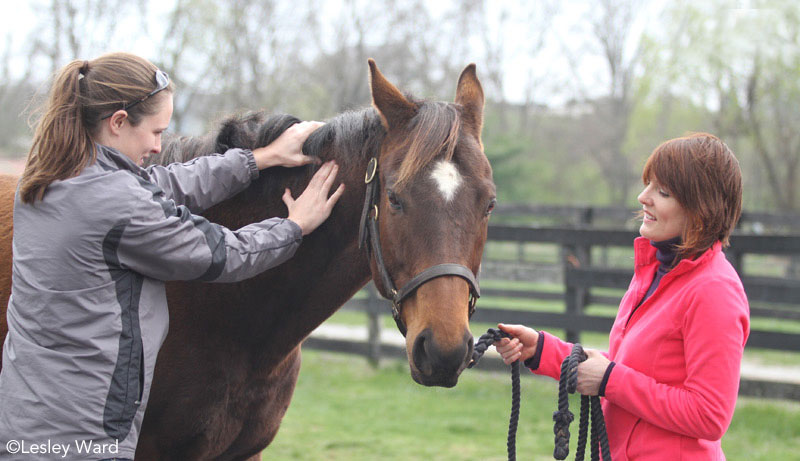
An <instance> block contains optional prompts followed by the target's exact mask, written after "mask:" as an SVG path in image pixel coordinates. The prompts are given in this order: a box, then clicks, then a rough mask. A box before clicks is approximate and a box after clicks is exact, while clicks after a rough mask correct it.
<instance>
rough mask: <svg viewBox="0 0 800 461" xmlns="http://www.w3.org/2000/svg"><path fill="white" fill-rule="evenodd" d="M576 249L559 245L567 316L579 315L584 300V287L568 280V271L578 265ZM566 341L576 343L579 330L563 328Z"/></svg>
mask: <svg viewBox="0 0 800 461" xmlns="http://www.w3.org/2000/svg"><path fill="white" fill-rule="evenodd" d="M576 253H577V249H576V248H575V246H573V245H563V246H562V247H561V260H562V261H563V272H564V307H565V310H566V314H567V315H568V316H575V315H580V314H581V313H582V312H583V306H584V304H585V302H586V297H585V291H586V290H585V289H583V288H580V287H577V286H574V285H572V284H571V283H570V280H569V271H570V270H571V269H572V268H573V267H577V266H579V265H580V263H579V261H578V259H577V256H576ZM565 335H566V337H565V338H564V339H566V340H567V341H569V342H571V343H577V342H580V340H581V333H580V330H571V329H569V328H567V329H566V330H565Z"/></svg>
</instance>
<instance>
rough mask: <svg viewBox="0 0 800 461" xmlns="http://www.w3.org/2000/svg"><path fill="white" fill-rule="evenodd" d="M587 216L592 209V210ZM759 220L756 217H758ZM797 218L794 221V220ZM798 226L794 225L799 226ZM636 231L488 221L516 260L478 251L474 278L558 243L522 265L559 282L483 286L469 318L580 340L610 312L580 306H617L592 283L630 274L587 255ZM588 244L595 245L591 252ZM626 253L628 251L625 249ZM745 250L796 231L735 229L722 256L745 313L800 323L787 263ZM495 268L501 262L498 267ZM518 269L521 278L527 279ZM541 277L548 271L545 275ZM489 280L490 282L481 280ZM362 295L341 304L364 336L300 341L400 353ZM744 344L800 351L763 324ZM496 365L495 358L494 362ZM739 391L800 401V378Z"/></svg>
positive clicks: (765, 250)
mask: <svg viewBox="0 0 800 461" xmlns="http://www.w3.org/2000/svg"><path fill="white" fill-rule="evenodd" d="M592 215H595V216H596V215H597V214H596V213H594V212H593V213H592ZM762 219H763V217H762ZM776 222H779V224H778V225H786V224H787V223H788V224H790V225H791V224H792V221H791V220H790V219H784V220H783V221H780V220H779V219H777V218H776V219H775V220H773V221H770V223H771V225H775V223H776ZM798 222H800V220H798ZM797 229H800V226H798V228H797ZM637 236H638V232H637V231H635V230H632V229H631V230H608V229H595V228H590V227H585V225H575V224H574V223H571V225H567V226H542V227H533V226H511V225H490V226H489V235H488V244H487V245H488V246H491V245H492V244H498V243H499V244H501V245H506V246H508V245H511V246H515V245H516V246H517V247H518V253H519V255H520V256H519V258H517V259H518V260H517V261H509V260H508V259H506V260H504V261H496V260H493V259H492V255H491V251H487V252H486V253H485V255H484V271H486V270H485V269H486V266H490V267H493V268H494V269H492V270H489V271H487V272H495V273H494V274H492V273H488V274H481V280H482V281H484V280H487V277H488V278H489V279H491V278H501V279H506V280H507V279H509V278H512V279H513V278H520V277H518V276H514V275H513V274H512V275H509V274H508V272H507V271H506V272H503V270H502V268H503V267H509V266H513V265H514V264H517V263H519V260H524V259H525V258H524V253H525V246H526V245H531V244H534V245H545V246H553V247H556V248H558V250H557V251H558V257H557V258H555V261H556V262H555V264H553V263H552V262H551V263H550V264H549V265H548V264H539V263H536V262H533V263H530V262H529V263H528V264H523V266H527V267H528V269H530V270H533V271H535V270H536V269H537V267H539V266H542V267H540V268H539V269H541V270H549V271H550V274H551V275H550V276H549V279H550V280H551V281H556V283H558V284H559V286H561V287H562V289H560V290H559V291H557V292H555V291H552V290H533V289H506V288H492V287H491V286H489V287H482V288H481V293H482V299H481V300H480V301H479V303H478V310H477V312H476V313H475V315H474V317H473V319H472V322H473V323H475V322H480V323H488V324H496V323H497V322H504V323H520V324H525V325H531V326H536V327H537V328H558V329H563V330H564V331H565V333H566V337H565V339H567V340H569V341H573V342H577V341H580V337H581V332H601V333H608V331H609V330H610V329H611V326H612V324H613V320H614V319H613V317H611V316H610V315H597V314H594V315H590V314H587V313H586V310H587V309H586V308H587V306H591V305H609V306H615V307H616V306H617V305H618V303H619V300H620V298H619V296H616V295H609V294H608V290H599V291H603V292H605V294H594V293H593V291H592V290H593V289H596V288H603V289H607V288H612V289H616V290H618V291H619V292H620V293H622V292H624V290H625V289H626V288H627V287H628V284H629V283H630V279H631V276H632V270H633V268H632V261H631V264H630V265H629V267H627V268H622V267H612V266H609V265H608V264H607V263H606V261H605V259H606V258H605V257H601V258H596V259H599V260H600V261H593V259H592V256H593V254H594V255H597V254H598V253H600V254H601V255H604V254H605V253H604V252H605V251H608V249H609V248H614V247H619V248H625V249H628V250H630V249H631V248H632V241H633V239H634V238H636V237H637ZM593 249H594V251H593ZM631 255H632V251H631ZM748 255H777V256H779V257H786V256H787V255H788V256H790V257H794V258H795V260H796V258H798V257H800V235H751V234H736V235H734V236H733V237H732V238H731V247H730V248H729V249H727V250H726V256H727V257H728V259H729V260H730V261H731V263H732V264H733V265H734V267H735V268H736V269H737V271H738V272H739V274H740V276H741V278H742V282H743V285H744V287H745V291H746V292H747V295H748V299H749V301H750V304H751V317H752V318H771V319H781V320H787V321H798V324H797V325H800V280H799V279H798V278H792V270H793V269H788V270H787V272H788V274H784V276H783V277H766V276H763V275H750V274H748V273H747V270H746V268H745V264H744V261H745V258H746V257H747V256H748ZM497 268H500V270H499V274H498V273H497V272H498V271H497ZM527 277H528V276H527V275H526V276H523V277H522V278H523V279H524V278H527ZM546 278H547V277H546ZM487 285H490V284H487ZM366 292H367V295H366V296H365V297H360V298H358V299H353V300H351V301H349V302H348V303H347V304H346V305H345V309H356V310H360V311H364V312H366V313H367V317H368V322H367V323H368V325H367V330H368V340H367V341H366V342H363V341H350V340H342V339H321V338H313V337H312V338H309V340H307V342H306V346H307V347H314V348H322V349H328V350H337V351H343V352H350V353H357V354H362V355H365V356H367V357H368V358H370V360H372V361H375V362H377V360H379V358H380V357H381V356H393V357H400V356H404V355H405V351H404V348H403V347H402V346H401V345H387V344H382V343H381V341H380V336H381V334H380V331H381V323H382V317H383V316H387V315H389V312H390V308H389V304H388V301H384V300H383V299H380V298H379V297H378V296H377V295H376V294H375V290H374V288H371V284H370V288H368V289H366ZM497 299H517V300H520V299H521V300H531V301H533V300H549V301H551V302H555V303H556V304H560V305H561V306H562V308H561V309H557V311H546V312H541V311H532V310H521V309H520V310H517V309H507V308H502V307H500V306H499V305H497V304H495V302H493V300H497ZM747 348H749V349H750V348H759V349H772V350H782V351H792V352H798V351H800V333H787V332H778V331H767V330H764V329H759V328H752V329H751V333H750V338H749V340H748V343H747ZM494 366H495V367H496V366H497V364H495V365H494ZM741 392H742V394H746V395H769V396H777V397H784V398H790V399H795V400H800V384H798V383H779V382H764V381H757V380H743V381H742V386H741Z"/></svg>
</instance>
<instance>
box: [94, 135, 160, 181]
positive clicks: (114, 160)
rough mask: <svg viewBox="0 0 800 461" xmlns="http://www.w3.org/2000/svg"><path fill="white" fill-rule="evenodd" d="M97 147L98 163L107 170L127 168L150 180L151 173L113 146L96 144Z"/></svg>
mask: <svg viewBox="0 0 800 461" xmlns="http://www.w3.org/2000/svg"><path fill="white" fill-rule="evenodd" d="M95 146H96V147H97V163H98V164H100V166H101V167H103V168H104V169H106V170H127V171H130V172H131V173H133V174H135V175H137V176H140V177H142V178H144V179H147V180H148V181H149V180H150V174H149V173H148V172H147V170H145V169H144V168H142V167H140V166H139V165H137V164H136V163H134V162H133V160H131V159H130V158H128V156H127V155H125V154H123V153H122V152H120V151H118V150H117V149H114V148H113V147H108V146H104V145H103V144H95Z"/></svg>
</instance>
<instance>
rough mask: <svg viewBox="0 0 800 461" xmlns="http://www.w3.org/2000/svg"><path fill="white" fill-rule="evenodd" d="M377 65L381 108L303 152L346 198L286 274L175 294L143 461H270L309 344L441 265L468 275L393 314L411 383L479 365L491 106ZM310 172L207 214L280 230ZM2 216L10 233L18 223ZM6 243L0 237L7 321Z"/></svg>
mask: <svg viewBox="0 0 800 461" xmlns="http://www.w3.org/2000/svg"><path fill="white" fill-rule="evenodd" d="M369 64H370V66H369V67H370V76H371V89H372V96H373V104H374V106H375V108H374V109H365V110H362V111H358V112H349V113H344V114H341V115H339V116H337V117H335V118H333V119H331V120H329V121H328V123H327V124H326V125H325V126H324V127H322V128H320V129H319V130H317V131H316V132H315V133H314V134H312V136H311V137H310V138H309V139H308V141H307V142H306V145H305V146H304V150H305V151H306V153H307V154H308V155H313V156H318V157H320V159H321V160H323V161H325V160H329V159H335V160H336V161H337V163H338V164H339V165H340V171H339V178H338V179H339V180H341V181H342V182H344V183H345V184H346V192H345V194H344V195H343V196H342V198H341V199H340V200H339V202H338V204H337V205H336V207H335V208H334V211H333V213H332V215H331V216H330V218H329V219H328V220H327V221H326V222H325V223H324V224H323V225H322V226H320V227H319V228H318V229H317V230H315V231H314V232H313V233H311V234H309V235H308V236H306V237H305V238H304V240H303V243H302V244H301V245H300V248H299V250H298V251H297V253H296V254H295V256H294V257H293V258H292V259H291V260H289V261H288V262H286V263H284V264H283V265H281V266H279V267H277V268H275V269H272V270H269V271H267V272H265V273H263V274H261V275H259V276H257V277H254V278H252V279H250V280H246V281H244V282H240V283H233V284H203V283H189V282H175V283H169V284H168V285H167V295H168V301H169V311H170V331H169V335H168V336H167V339H166V342H165V343H164V345H163V347H162V348H161V351H160V353H159V355H158V362H157V365H156V371H155V377H154V381H153V385H152V390H151V395H150V400H149V403H148V407H147V411H146V414H145V419H144V423H143V427H142V433H141V436H140V439H139V446H138V448H137V452H136V457H137V459H145V460H156V459H180V460H185V459H246V458H248V457H252V459H259V456H258V453H259V452H260V451H261V450H263V449H264V448H265V447H266V446H267V445H269V443H270V442H271V441H272V439H273V438H274V437H275V434H276V433H277V431H278V427H279V425H280V421H281V419H282V418H283V415H284V413H285V411H286V409H287V407H288V405H289V401H290V400H291V397H292V393H293V392H294V387H295V383H296V381H297V376H298V372H299V370H300V346H301V343H302V341H303V340H304V338H306V337H307V336H308V334H309V333H311V331H313V330H314V329H315V328H316V327H317V326H318V325H320V324H321V323H322V322H323V321H324V320H325V319H327V318H328V317H330V316H331V315H332V314H333V313H334V312H335V311H336V310H337V309H338V308H339V307H340V306H341V305H342V304H344V303H345V301H347V300H348V299H350V297H352V296H353V294H354V293H356V292H357V291H358V290H359V289H360V288H362V287H363V286H364V285H365V284H366V283H367V282H368V281H369V280H370V279H373V280H375V282H376V285H377V286H378V288H379V290H380V291H381V292H382V293H383V294H384V295H385V296H387V297H390V296H391V295H392V292H391V290H392V288H391V286H388V285H387V284H388V283H391V282H392V281H393V282H394V283H397V284H398V285H399V286H400V287H403V286H404V285H405V284H406V283H407V282H408V281H409V280H412V279H414V277H415V276H417V275H418V274H420V273H423V272H425V270H426V269H428V268H430V267H432V266H437V265H440V264H442V263H448V264H447V268H452V267H455V266H456V265H458V266H459V267H462V269H455V270H454V272H453V273H451V272H448V270H445V272H444V273H442V274H439V273H436V274H433V275H431V273H430V272H426V273H427V274H428V277H430V278H429V279H428V278H426V280H423V281H424V283H422V284H421V285H419V286H418V287H417V288H415V289H414V288H410V289H408V290H407V291H409V294H408V296H407V297H405V298H404V299H403V300H402V301H401V302H399V303H398V304H397V305H398V310H399V315H398V325H401V326H402V327H401V328H402V329H407V335H406V347H407V351H408V358H409V366H410V369H411V375H412V377H413V378H414V380H415V381H417V382H418V383H421V384H424V385H428V386H447V387H450V386H454V385H455V384H456V382H457V380H458V376H459V374H460V373H461V371H462V370H463V369H464V368H465V366H466V365H467V362H468V358H469V357H470V354H471V352H472V335H471V334H470V331H469V328H468V323H469V318H468V311H469V308H470V300H471V297H472V295H471V293H472V294H473V295H477V293H475V291H476V288H477V287H474V286H473V282H471V281H469V279H470V278H472V274H477V272H478V269H479V266H480V260H481V255H482V252H483V246H484V242H485V240H486V232H487V223H488V215H489V213H490V212H491V209H492V207H493V206H494V202H495V186H494V183H493V181H492V173H491V168H490V166H489V162H488V160H487V158H486V156H485V155H484V153H483V151H482V144H481V140H480V132H481V125H482V112H483V104H484V97H483V91H482V89H481V85H480V83H479V81H478V79H477V77H476V75H475V67H474V65H470V66H468V67H467V68H466V69H465V70H464V71H463V73H462V74H461V77H460V79H459V81H458V85H457V90H456V100H455V104H452V103H450V104H448V103H442V102H430V101H418V100H414V99H411V98H409V97H406V96H404V95H403V94H401V93H400V91H398V89H397V88H396V87H395V86H393V85H392V84H391V83H390V82H388V81H387V80H386V79H385V78H384V76H383V75H382V74H381V73H380V71H379V70H378V68H377V67H376V66H375V63H374V62H373V61H372V60H370V62H369ZM296 121H297V120H296V119H294V118H293V117H289V116H273V117H270V118H268V119H266V120H265V119H264V117H263V116H261V115H259V114H255V115H250V116H247V117H241V118H235V119H231V120H228V121H227V122H226V123H224V124H223V127H222V129H221V130H220V132H219V133H218V135H217V136H216V139H212V138H211V137H206V138H194V139H177V140H173V141H170V142H168V143H166V144H165V147H164V152H163V154H162V155H161V156H160V157H161V158H160V159H159V161H160V162H162V163H169V162H172V161H186V160H188V159H190V158H192V157H196V156H198V155H207V154H210V153H212V152H217V151H220V150H224V149H225V148H228V147H245V148H254V147H256V146H259V145H265V144H267V143H269V142H270V141H271V140H272V139H274V138H275V137H277V136H278V135H279V134H280V133H281V132H282V131H283V130H285V129H286V128H287V127H288V126H290V125H291V124H292V123H295V122H296ZM372 158H375V159H376V160H377V172H376V173H377V175H376V177H375V180H374V181H373V182H372V184H376V186H373V189H374V190H373V192H374V197H375V200H374V205H375V206H374V207H373V206H372V205H371V204H369V203H368V204H367V206H365V204H364V202H365V196H366V195H367V191H368V190H372V189H370V188H369V187H368V186H367V185H366V184H365V180H364V178H365V172H367V174H369V171H368V167H369V168H372V167H373V166H375V164H374V161H373V162H371V159H372ZM315 168H316V167H313V166H309V167H304V168H293V169H284V168H274V169H270V170H268V171H262V173H261V177H260V178H259V179H258V180H256V181H255V182H254V183H253V184H252V185H251V186H250V187H249V188H248V189H247V190H246V191H244V192H243V193H241V194H239V195H237V196H236V197H234V198H232V199H230V200H228V201H226V202H224V203H222V204H220V205H217V206H216V207H214V208H212V209H210V210H208V211H207V212H206V213H204V215H205V216H206V217H207V218H208V219H210V220H211V221H214V222H217V223H220V224H222V225H224V226H227V227H229V228H233V229H236V228H238V227H241V226H243V225H245V224H247V223H250V222H253V221H255V220H260V219H265V218H267V217H272V216H280V215H283V216H285V214H286V208H285V206H284V205H283V203H282V201H281V195H282V192H283V190H284V188H285V187H289V188H290V189H291V190H292V193H293V195H294V196H295V197H296V196H297V195H298V194H299V193H300V192H301V191H302V190H303V189H304V188H305V186H306V185H307V183H308V181H309V179H310V177H311V176H312V174H313V172H314V170H315ZM13 187H14V186H13V184H10V183H9V184H6V188H5V191H4V192H3V194H2V195H0V206H2V207H6V208H4V209H8V208H7V207H8V206H9V204H10V203H11V202H10V201H11V199H10V197H11V196H12V195H13V192H14V189H13ZM365 209H366V211H367V213H366V216H365V220H362V219H361V217H362V211H364V210H365ZM0 213H2V211H0ZM3 217H4V218H5V220H4V222H3V225H5V226H8V227H9V228H10V224H9V223H10V216H3ZM361 222H367V223H371V224H372V227H371V228H372V231H373V232H372V234H375V232H377V234H379V236H380V244H379V246H378V249H376V247H375V246H374V245H368V246H369V248H370V250H369V251H365V249H363V248H359V238H358V237H359V232H360V229H361V226H360V225H359V224H360V223H361ZM372 234H370V235H372ZM377 234H375V237H377ZM10 237H11V234H10V232H6V233H3V234H2V236H0V251H2V255H1V256H0V260H2V261H3V264H4V265H3V266H2V267H1V268H0V283H2V284H3V286H2V287H0V290H2V291H0V304H2V306H3V309H5V307H4V306H5V305H6V301H7V297H8V290H9V281H8V278H9V277H7V274H8V271H9V270H10V265H9V264H7V262H8V261H10V256H11V255H10V246H9V242H8V241H9V240H10ZM372 240H377V239H372ZM378 259H381V260H382V264H379V263H378V262H377V260H378ZM382 267H384V268H385V271H384V272H383V273H384V275H387V276H389V278H390V280H389V281H388V282H387V278H386V277H383V276H382V275H381V274H382V269H381V268H382ZM440 267H444V266H440ZM434 272H436V271H434ZM465 272H469V274H467V273H465ZM4 277H5V278H4ZM406 288H408V287H406ZM401 291H402V289H401ZM3 318H4V319H5V314H4V313H3ZM2 334H3V336H5V331H2Z"/></svg>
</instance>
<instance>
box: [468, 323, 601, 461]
mask: <svg viewBox="0 0 800 461" xmlns="http://www.w3.org/2000/svg"><path fill="white" fill-rule="evenodd" d="M510 337H511V335H509V334H508V333H506V332H504V331H502V330H499V329H496V328H489V329H488V330H487V331H486V333H485V334H483V335H481V337H480V338H479V339H478V341H476V342H475V346H474V348H473V350H472V361H471V362H470V364H469V365H468V366H467V368H472V367H474V366H475V365H477V364H478V361H479V360H480V359H481V357H483V354H484V353H485V352H486V350H487V349H489V346H491V345H492V344H494V343H495V342H497V341H500V340H501V339H503V338H510ZM586 359H587V355H586V353H585V352H584V351H583V347H582V346H581V345H580V344H575V345H573V347H572V352H571V353H570V355H568V356H567V357H566V358H565V359H564V361H563V362H562V363H561V377H560V379H559V381H558V411H555V412H553V421H555V424H554V425H553V432H554V433H555V449H554V450H553V457H554V458H555V459H566V458H567V455H568V454H569V425H570V423H572V420H573V419H574V415H573V414H572V412H570V411H569V397H568V395H567V393H570V394H574V393H575V391H576V390H577V387H578V364H579V363H581V362H583V361H584V360H586ZM519 401H520V386H519V360H517V361H514V363H512V364H511V416H510V417H509V421H508V441H507V443H506V447H507V449H508V460H509V461H515V460H516V459H517V448H516V444H517V424H518V423H519ZM590 411H591V415H592V445H591V459H592V461H599V460H600V457H599V453H598V447H599V448H600V451H601V452H602V454H603V461H611V450H610V449H609V445H608V434H607V433H606V423H605V419H604V418H603V409H602V408H601V407H600V397H597V396H592V397H589V396H587V395H582V396H581V415H580V423H579V424H578V446H577V448H576V450H575V459H576V461H583V457H584V454H585V453H586V438H587V435H588V434H587V433H588V430H589V412H590Z"/></svg>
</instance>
